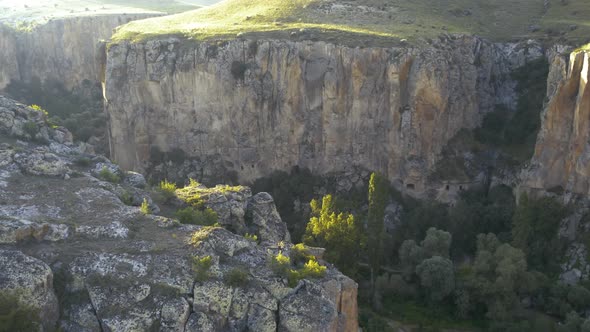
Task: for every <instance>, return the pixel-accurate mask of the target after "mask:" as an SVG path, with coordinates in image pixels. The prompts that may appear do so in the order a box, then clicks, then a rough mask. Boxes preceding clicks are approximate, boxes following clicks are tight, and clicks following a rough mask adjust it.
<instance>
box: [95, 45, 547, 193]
mask: <svg viewBox="0 0 590 332" xmlns="http://www.w3.org/2000/svg"><path fill="white" fill-rule="evenodd" d="M542 56H543V50H542V48H541V47H540V46H539V44H537V43H534V42H522V43H518V44H494V43H490V42H486V41H484V40H481V39H479V38H476V37H468V36H443V37H441V38H440V39H437V40H434V41H432V42H431V43H430V44H426V45H422V46H419V47H410V46H408V47H396V48H349V47H344V46H337V45H333V44H329V43H325V42H291V41H277V40H260V41H249V40H234V41H229V42H227V43H223V44H220V45H219V44H212V43H211V44H210V43H195V42H190V41H186V40H180V39H175V38H167V39H161V40H152V41H148V42H144V43H131V42H120V43H117V44H112V45H109V48H108V54H107V64H106V74H105V87H106V88H105V97H106V99H107V100H108V102H107V105H106V107H107V111H108V113H109V115H110V118H111V121H110V133H111V142H112V144H111V148H112V151H111V152H112V156H113V158H114V159H115V161H117V162H118V163H120V165H121V166H122V167H123V168H124V169H134V170H145V169H146V168H149V167H150V163H151V164H153V163H156V164H158V165H159V166H157V167H156V168H157V169H155V170H154V169H150V171H158V172H163V173H165V174H166V173H167V172H165V170H163V169H160V168H166V167H167V166H161V165H165V164H159V163H161V157H162V156H163V155H165V154H166V153H168V154H174V155H175V156H182V157H183V158H180V159H179V160H177V161H178V163H179V164H180V165H184V167H187V168H189V169H188V170H186V172H185V176H186V175H187V174H189V173H191V174H195V175H197V177H198V179H199V180H202V179H204V180H205V181H206V180H207V177H213V176H214V175H217V176H218V177H219V176H222V177H223V176H227V174H236V175H237V176H238V177H239V179H240V180H241V181H249V180H254V179H257V178H259V177H261V176H266V175H268V174H270V173H271V172H272V171H273V170H286V171H288V170H290V169H291V167H293V166H295V165H297V166H301V167H306V168H309V169H311V170H312V172H314V173H316V174H324V173H328V172H333V171H344V170H346V169H348V168H349V167H350V166H358V167H359V168H364V169H369V170H375V171H380V172H381V173H383V174H386V175H387V177H388V178H389V179H390V180H392V181H394V182H395V183H396V184H397V186H398V187H399V188H402V189H404V190H409V191H414V192H415V193H416V194H419V193H422V192H423V191H424V190H425V188H424V184H425V182H426V178H427V176H428V174H429V172H430V171H432V169H433V166H434V164H435V163H436V161H437V160H438V158H439V155H440V152H441V150H442V148H443V147H444V146H445V144H446V143H447V142H448V141H449V140H450V139H451V138H452V137H453V136H454V135H455V134H456V133H457V132H458V131H459V130H460V129H462V128H474V127H475V126H477V125H479V123H480V121H481V119H482V117H483V115H484V114H486V113H487V112H489V111H491V110H493V109H494V108H495V107H496V105H498V104H500V105H506V106H507V107H508V108H511V107H512V106H514V103H515V99H516V93H515V91H514V87H515V82H514V81H513V80H512V79H511V77H510V73H511V71H513V70H514V69H516V68H518V67H520V66H522V65H524V64H525V63H526V62H527V61H530V60H532V59H537V58H539V57H542ZM189 160H190V161H189ZM171 169H174V174H178V172H177V170H176V168H174V167H171ZM215 173H217V174H215ZM167 174H170V173H167ZM201 178H202V179H201Z"/></svg>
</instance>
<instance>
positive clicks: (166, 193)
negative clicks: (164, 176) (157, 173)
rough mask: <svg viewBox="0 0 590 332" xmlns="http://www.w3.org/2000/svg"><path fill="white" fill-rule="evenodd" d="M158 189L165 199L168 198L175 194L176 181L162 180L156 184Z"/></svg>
mask: <svg viewBox="0 0 590 332" xmlns="http://www.w3.org/2000/svg"><path fill="white" fill-rule="evenodd" d="M158 191H159V192H160V193H161V194H162V196H163V197H164V199H165V200H170V199H171V198H172V197H174V196H175V195H176V183H172V182H168V180H163V181H161V182H160V185H159V186H158Z"/></svg>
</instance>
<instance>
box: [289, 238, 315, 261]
mask: <svg viewBox="0 0 590 332" xmlns="http://www.w3.org/2000/svg"><path fill="white" fill-rule="evenodd" d="M310 258H312V256H311V255H310V254H309V253H308V250H307V249H306V248H305V244H303V243H298V244H296V245H294V246H293V247H292V248H291V259H293V263H294V264H295V265H298V264H302V263H304V262H306V261H307V260H309V259H310Z"/></svg>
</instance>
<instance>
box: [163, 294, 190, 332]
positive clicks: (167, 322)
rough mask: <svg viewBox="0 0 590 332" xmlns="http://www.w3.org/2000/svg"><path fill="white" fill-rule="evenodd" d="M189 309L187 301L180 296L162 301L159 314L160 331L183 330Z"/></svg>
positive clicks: (176, 331) (179, 331) (172, 331)
mask: <svg viewBox="0 0 590 332" xmlns="http://www.w3.org/2000/svg"><path fill="white" fill-rule="evenodd" d="M190 309H191V308H190V306H189V304H188V302H187V301H186V300H185V299H184V298H182V297H180V298H178V299H175V300H172V301H168V302H166V303H164V305H163V306H162V313H161V316H160V322H161V327H160V331H163V332H184V327H185V325H186V322H187V321H188V318H189V315H190V313H191V311H190Z"/></svg>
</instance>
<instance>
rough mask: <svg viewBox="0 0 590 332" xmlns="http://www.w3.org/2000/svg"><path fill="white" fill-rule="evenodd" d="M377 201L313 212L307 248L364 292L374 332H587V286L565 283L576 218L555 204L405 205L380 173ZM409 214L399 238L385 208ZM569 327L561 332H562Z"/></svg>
mask: <svg viewBox="0 0 590 332" xmlns="http://www.w3.org/2000/svg"><path fill="white" fill-rule="evenodd" d="M368 188H369V190H368V195H367V196H366V198H365V199H363V200H362V201H361V202H358V204H356V206H357V207H358V208H353V209H348V210H347V209H342V208H339V207H338V205H339V204H338V203H337V202H338V200H339V198H338V195H330V194H328V195H325V196H323V197H322V198H321V199H313V200H312V201H311V203H310V215H311V217H310V219H309V222H308V223H307V226H306V229H305V232H304V234H303V236H302V240H303V243H305V244H307V245H310V246H320V247H325V248H326V254H325V258H326V259H327V260H328V261H330V262H331V263H333V264H335V265H336V266H337V267H338V268H339V269H341V270H342V271H344V272H345V273H346V274H348V275H349V276H351V277H353V278H354V279H355V280H357V281H358V282H359V284H360V298H359V300H360V301H361V302H360V303H361V323H362V326H363V328H364V329H365V330H366V331H387V330H393V326H394V325H392V324H394V322H402V323H406V324H409V325H412V326H420V327H423V328H424V331H430V330H432V331H436V330H438V329H440V328H468V329H470V330H473V329H475V330H490V331H587V330H586V328H588V327H590V320H585V319H583V318H580V317H581V316H582V314H583V313H584V312H585V310H587V309H588V308H590V290H589V288H588V286H590V285H586V284H583V283H582V284H580V285H573V284H566V283H564V282H562V281H560V280H559V278H558V275H559V273H560V263H561V262H562V260H563V258H564V254H565V246H566V242H565V240H563V239H560V238H559V237H558V229H559V222H560V221H561V220H562V219H563V218H564V217H566V216H567V215H568V214H569V213H570V212H571V211H570V210H569V207H568V206H563V205H562V204H560V203H559V202H558V201H557V200H555V199H553V198H548V197H543V198H533V197H528V196H527V195H526V194H522V195H521V196H520V197H519V198H518V199H519V204H518V205H516V204H515V202H516V197H515V196H514V195H513V192H512V189H511V188H509V187H506V186H496V187H493V188H488V189H485V188H481V189H478V190H471V191H466V192H464V193H463V194H462V195H461V198H460V199H459V200H458V202H457V203H456V204H455V205H453V206H448V205H443V204H439V203H436V202H428V201H416V200H413V199H411V198H408V197H403V196H402V195H400V194H399V193H396V192H395V190H394V189H392V188H390V187H389V185H388V183H387V181H385V180H384V179H383V178H382V177H380V176H379V175H377V174H372V175H371V178H370V182H369V186H368ZM390 202H396V204H400V205H401V206H403V212H402V214H401V216H400V220H399V223H398V224H397V225H396V226H395V230H394V231H393V232H391V233H388V232H387V231H386V227H385V225H384V222H383V220H384V218H383V217H384V215H383V213H384V209H385V205H386V204H389V203H390ZM560 323H561V324H560Z"/></svg>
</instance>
